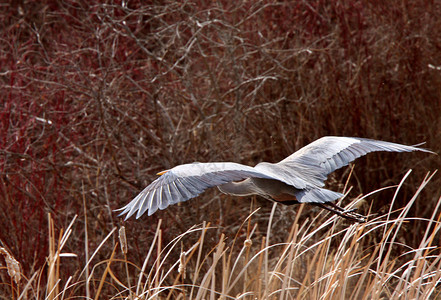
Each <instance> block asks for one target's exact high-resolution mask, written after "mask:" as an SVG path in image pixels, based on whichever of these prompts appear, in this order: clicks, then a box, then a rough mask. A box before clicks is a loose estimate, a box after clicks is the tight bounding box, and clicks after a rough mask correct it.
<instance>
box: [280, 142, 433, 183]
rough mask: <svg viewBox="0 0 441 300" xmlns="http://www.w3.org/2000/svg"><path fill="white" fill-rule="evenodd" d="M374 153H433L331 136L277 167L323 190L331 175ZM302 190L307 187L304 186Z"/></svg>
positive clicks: (392, 144)
mask: <svg viewBox="0 0 441 300" xmlns="http://www.w3.org/2000/svg"><path fill="white" fill-rule="evenodd" d="M374 151H388V152H410V151H424V152H431V151H429V150H426V149H422V148H417V147H415V146H406V145H401V144H396V143H390V142H383V141H377V140H371V139H365V138H352V137H335V136H327V137H323V138H320V139H318V140H316V141H314V142H312V143H311V144H309V145H307V146H305V147H303V148H301V149H300V150H298V151H297V152H295V153H294V154H292V155H291V156H289V157H287V158H285V159H284V160H282V161H280V162H279V163H277V164H276V165H279V166H281V167H283V168H285V169H287V170H292V171H291V172H294V174H295V176H296V177H299V176H300V178H301V179H303V180H304V181H305V182H307V183H309V185H307V186H306V187H312V186H313V185H315V186H319V187H322V186H324V181H325V180H326V179H327V177H328V175H329V174H330V173H332V172H333V171H335V170H337V169H339V168H341V167H344V166H347V165H348V164H349V163H350V162H351V161H353V160H355V159H356V158H359V157H361V156H363V155H366V154H368V153H370V152H374ZM431 153H433V152H431ZM302 170H307V172H302ZM296 187H297V186H296ZM298 188H304V187H302V186H300V187H298Z"/></svg>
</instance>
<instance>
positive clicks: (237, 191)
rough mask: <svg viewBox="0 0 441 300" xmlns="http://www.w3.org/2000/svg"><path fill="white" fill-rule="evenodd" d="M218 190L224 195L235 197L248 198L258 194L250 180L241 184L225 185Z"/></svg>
mask: <svg viewBox="0 0 441 300" xmlns="http://www.w3.org/2000/svg"><path fill="white" fill-rule="evenodd" d="M218 189H219V190H220V191H221V192H222V193H224V194H229V195H234V196H248V195H252V194H255V193H256V191H255V187H254V185H253V183H252V182H251V181H250V180H249V179H246V180H244V181H240V182H229V183H225V184H222V185H220V186H218Z"/></svg>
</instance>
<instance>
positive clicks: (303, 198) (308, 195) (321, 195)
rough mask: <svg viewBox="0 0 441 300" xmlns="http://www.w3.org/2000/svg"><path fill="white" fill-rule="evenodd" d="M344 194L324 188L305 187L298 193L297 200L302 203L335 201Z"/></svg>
mask: <svg viewBox="0 0 441 300" xmlns="http://www.w3.org/2000/svg"><path fill="white" fill-rule="evenodd" d="M343 196H344V195H343V194H342V193H337V192H334V191H330V190H327V189H322V188H315V189H304V190H300V191H298V192H297V193H296V198H297V201H299V202H300V203H326V202H330V201H335V200H337V199H339V198H341V197H343Z"/></svg>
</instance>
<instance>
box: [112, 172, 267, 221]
mask: <svg viewBox="0 0 441 300" xmlns="http://www.w3.org/2000/svg"><path fill="white" fill-rule="evenodd" d="M249 177H259V178H271V177H270V176H269V175H267V174H264V173H262V172H259V171H257V170H255V169H254V168H253V167H248V166H244V165H241V164H236V163H193V164H186V165H180V166H177V167H175V168H173V169H171V170H169V171H168V172H166V173H165V174H164V175H162V176H160V177H159V178H158V179H156V180H155V181H153V182H152V183H151V184H150V185H149V186H147V187H146V188H145V189H144V190H143V191H142V192H141V193H140V194H139V195H137V196H136V197H135V198H134V199H133V200H132V201H131V202H130V203H129V204H127V205H126V206H125V207H123V208H121V209H119V210H120V211H122V212H121V213H120V215H124V214H126V217H125V219H128V218H130V217H131V216H132V215H134V214H135V213H136V218H139V217H140V216H141V215H143V214H144V213H145V212H146V211H148V215H149V216H150V215H152V214H153V213H154V212H155V211H157V210H158V209H160V210H162V209H164V208H166V207H168V206H169V205H172V204H176V203H178V202H184V201H187V200H189V199H191V198H194V197H196V196H198V195H199V194H200V193H202V192H203V191H205V190H206V189H208V188H210V187H214V186H218V185H221V184H224V183H227V182H231V181H238V180H243V179H246V178H249Z"/></svg>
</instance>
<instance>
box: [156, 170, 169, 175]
mask: <svg viewBox="0 0 441 300" xmlns="http://www.w3.org/2000/svg"><path fill="white" fill-rule="evenodd" d="M167 172H168V170H165V171H161V172H158V173H156V175H164V174H165V173H167Z"/></svg>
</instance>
